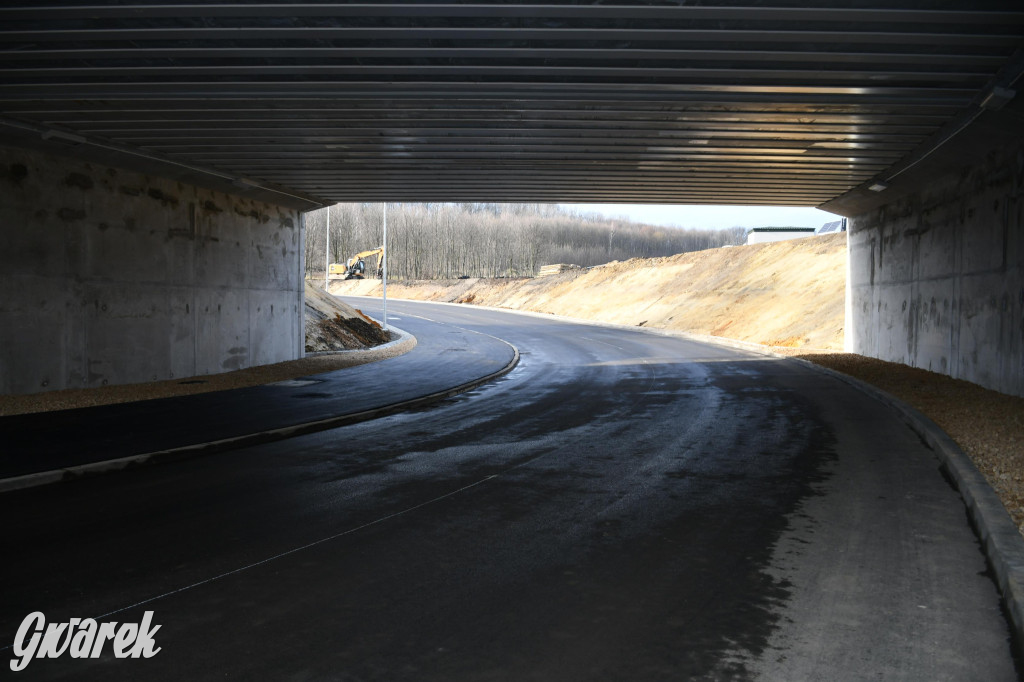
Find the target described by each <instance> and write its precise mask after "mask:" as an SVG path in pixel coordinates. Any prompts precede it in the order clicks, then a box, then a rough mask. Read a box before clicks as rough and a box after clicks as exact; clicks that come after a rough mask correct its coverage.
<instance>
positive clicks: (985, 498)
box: [772, 353, 1024, 646]
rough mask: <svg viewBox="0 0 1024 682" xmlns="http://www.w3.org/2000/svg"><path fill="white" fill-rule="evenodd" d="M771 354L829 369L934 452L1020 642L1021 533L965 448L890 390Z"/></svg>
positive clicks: (1023, 598)
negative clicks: (880, 405)
mask: <svg viewBox="0 0 1024 682" xmlns="http://www.w3.org/2000/svg"><path fill="white" fill-rule="evenodd" d="M772 355H774V356H775V357H779V358H782V359H785V360H792V361H794V362H797V363H800V364H802V365H804V366H805V367H809V368H811V369H814V370H816V371H818V372H821V373H823V374H827V375H829V376H831V377H833V378H835V379H838V380H839V381H842V382H844V383H846V384H848V385H850V386H852V387H854V388H856V389H858V390H860V391H861V392H863V393H866V394H867V395H869V396H871V397H872V398H874V399H875V400H878V401H879V402H882V403H884V404H886V405H888V406H889V407H890V408H892V409H893V410H895V411H896V412H897V413H898V414H899V416H900V417H901V418H902V419H903V422H904V423H905V424H907V426H909V427H910V428H911V430H913V431H914V432H915V433H916V434H917V435H918V436H919V437H920V438H921V440H923V441H924V442H925V444H926V445H927V446H928V447H929V448H931V449H932V451H933V452H935V454H936V456H937V457H938V460H939V462H940V464H941V465H942V469H943V471H944V472H945V473H946V474H947V476H948V479H949V481H950V483H951V484H952V485H953V487H954V488H956V491H957V492H958V493H959V494H960V498H961V499H962V500H963V502H964V506H965V507H966V511H967V517H968V520H969V521H970V522H971V525H972V526H973V528H974V532H975V534H976V535H977V537H978V540H979V542H980V544H981V548H982V552H983V553H984V555H985V559H986V561H987V563H988V565H989V567H990V568H991V570H992V573H993V574H994V580H995V583H996V586H997V587H998V588H999V592H1000V594H1001V595H1002V597H1003V604H1004V606H1005V608H1006V613H1007V616H1008V619H1009V621H1010V623H1009V625H1010V627H1011V629H1012V631H1013V637H1014V639H1015V640H1016V644H1017V646H1024V537H1021V534H1020V532H1019V531H1018V530H1017V526H1016V524H1015V523H1014V522H1013V519H1012V518H1011V517H1010V513H1009V512H1008V511H1006V507H1005V506H1004V505H1003V502H1002V500H1000V499H999V496H998V495H997V494H996V491H995V490H993V489H992V486H991V485H989V483H988V481H987V480H985V476H984V475H983V474H982V473H981V471H979V470H978V467H977V466H975V465H974V462H973V461H971V458H970V457H968V456H967V453H965V452H964V451H963V449H961V448H960V446H959V445H957V443H956V441H954V440H953V439H952V438H951V437H950V436H949V434H947V433H946V432H945V431H943V430H942V428H940V427H939V425H938V424H936V423H935V422H934V421H932V420H931V419H929V418H928V417H927V416H926V415H925V414H923V413H922V412H920V411H919V410H917V409H915V408H914V407H912V406H911V405H908V404H907V403H905V402H904V401H902V400H900V399H899V398H897V397H896V396H894V395H892V394H891V393H887V392H886V391H883V390H882V389H880V388H877V387H875V386H872V385H871V384H868V383H866V382H864V381H861V380H860V379H857V378H856V377H852V376H850V375H848V374H843V373H842V372H837V371H836V370H833V369H829V368H828V367H822V366H821V365H816V364H814V363H813V362H811V361H809V360H804V359H802V358H792V357H788V356H785V355H776V354H774V353H772Z"/></svg>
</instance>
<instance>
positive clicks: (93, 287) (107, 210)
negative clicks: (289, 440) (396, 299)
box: [0, 148, 303, 393]
mask: <svg viewBox="0 0 1024 682" xmlns="http://www.w3.org/2000/svg"><path fill="white" fill-rule="evenodd" d="M0 235H2V240H0V242H2V244H3V248H2V249H0V393H33V392H38V391H46V390H54V389H61V388H78V387H93V386H103V385H107V384H122V383H133V382H141V381H151V380H156V379H173V378H181V377H188V376H193V375H202V374H214V373H218V372H225V371H229V370H233V369H239V368H243V367H249V366H251V365H259V364H266V363H272V362H279V361H282V360H291V359H294V358H297V357H301V355H302V349H303V339H302V337H301V333H302V332H301V330H302V313H303V305H302V299H301V296H302V290H301V287H302V280H301V278H300V273H301V269H302V268H301V260H300V259H301V256H302V243H301V225H300V216H299V214H298V212H297V211H294V210H291V209H285V208H280V207H277V206H273V205H269V204H265V203H257V202H255V201H252V200H249V199H246V198H243V197H241V196H232V195H227V194H223V193H218V192H214V191H210V190H206V189H201V188H197V187H193V186H190V185H184V184H181V183H178V182H174V181H170V180H163V179H159V178H154V177H147V176H145V175H140V174H137V173H134V172H131V171H125V170H119V169H114V168H108V167H103V166H97V165H95V164H88V163H84V162H80V161H73V160H69V159H66V158H58V157H53V156H49V155H46V154H42V153H38V152H32V151H25V150H20V149H10V148H0Z"/></svg>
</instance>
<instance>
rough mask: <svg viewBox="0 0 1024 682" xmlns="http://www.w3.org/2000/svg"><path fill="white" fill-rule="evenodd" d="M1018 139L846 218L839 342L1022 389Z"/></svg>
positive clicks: (1023, 176) (1022, 157)
mask: <svg viewBox="0 0 1024 682" xmlns="http://www.w3.org/2000/svg"><path fill="white" fill-rule="evenodd" d="M1022 184H1024V144H1020V143H1018V144H1017V145H1015V146H1012V147H1010V148H1005V149H1001V150H999V151H996V152H993V153H991V154H990V155H989V156H988V157H987V160H986V161H985V162H983V163H980V164H977V165H974V166H972V167H971V168H969V169H966V170H964V171H962V172H960V173H958V174H955V175H953V174H950V175H947V176H944V177H940V178H937V179H936V180H935V181H934V182H932V183H931V184H930V185H929V186H928V187H927V188H926V189H923V190H920V191H918V192H917V193H915V194H913V195H910V196H907V197H903V198H901V199H900V200H899V201H896V202H894V203H891V204H888V205H886V206H883V207H881V208H878V209H875V210H873V211H871V212H869V213H866V214H864V215H860V216H856V217H854V218H853V219H852V220H851V222H850V228H849V229H850V232H849V254H850V261H849V262H850V276H849V284H848V286H849V296H850V306H849V316H850V318H849V319H848V321H847V325H846V334H847V336H846V339H847V349H848V350H851V351H853V352H855V353H861V354H863V355H868V356H871V357H876V358H881V359H883V360H890V361H895V362H902V363H906V364H909V365H912V366H914V367H921V368H924V369H929V370H932V371H936V372H941V373H944V374H948V375H950V376H952V377H955V378H958V379H966V380H968V381H972V382H975V383H978V384H981V385H982V386H986V387H988V388H992V389H995V390H997V391H1002V392H1004V393H1009V394H1011V395H1024V275H1022V270H1024V244H1022V241H1024V211H1022V208H1021V189H1022Z"/></svg>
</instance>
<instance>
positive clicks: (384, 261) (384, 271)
mask: <svg viewBox="0 0 1024 682" xmlns="http://www.w3.org/2000/svg"><path fill="white" fill-rule="evenodd" d="M383 251H384V252H383V253H382V254H381V255H380V257H381V268H380V273H381V281H382V282H383V289H384V316H383V317H384V331H387V330H388V202H386V201H385V202H384V244H383Z"/></svg>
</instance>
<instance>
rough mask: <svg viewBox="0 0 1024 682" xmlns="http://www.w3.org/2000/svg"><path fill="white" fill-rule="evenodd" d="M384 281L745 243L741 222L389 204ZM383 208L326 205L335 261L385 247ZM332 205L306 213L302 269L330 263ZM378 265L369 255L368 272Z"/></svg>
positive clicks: (498, 273) (527, 271) (505, 273)
mask: <svg viewBox="0 0 1024 682" xmlns="http://www.w3.org/2000/svg"><path fill="white" fill-rule="evenodd" d="M387 219H388V277H389V278H395V279H438V278H443V279H451V278H455V277H460V276H470V277H523V276H532V275H536V274H537V270H538V269H540V267H541V266H542V265H548V264H551V263H575V264H577V265H582V266H591V265H600V264H601V263H607V262H609V261H613V260H627V259H629V258H638V257H639V258H654V257H660V256H672V255H675V254H677V253H685V252H688V251H700V250H702V249H711V248H716V247H719V246H724V245H726V244H742V243H743V242H744V240H745V238H746V230H745V229H744V228H733V229H730V230H694V229H679V228H669V227H659V226H654V225H646V224H639V223H634V222H631V221H629V220H626V219H614V218H607V217H605V216H602V215H601V214H598V213H575V212H572V211H569V210H566V209H564V208H562V207H560V206H558V205H556V204H489V203H461V204H446V203H436V204H397V203H396V204H388V209H387ZM382 228H383V204H380V203H365V204H336V205H334V206H332V207H331V209H330V240H329V242H330V258H329V260H330V262H331V263H344V262H345V261H346V260H348V258H350V257H351V256H353V255H354V254H356V253H358V252H360V251H366V250H369V249H373V248H376V247H378V246H380V245H381V243H382V236H383V235H382V232H383V230H382ZM326 231H327V209H321V210H319V211H313V212H311V213H307V214H306V273H307V275H309V276H316V275H317V274H318V273H319V274H320V275H321V276H322V274H323V272H324V267H325V264H326V262H327V260H328V259H327V258H326V257H325V248H326V244H327V242H328V240H327V235H326ZM374 265H375V262H373V261H368V262H367V268H368V270H369V269H370V268H372V267H373V266H374Z"/></svg>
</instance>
